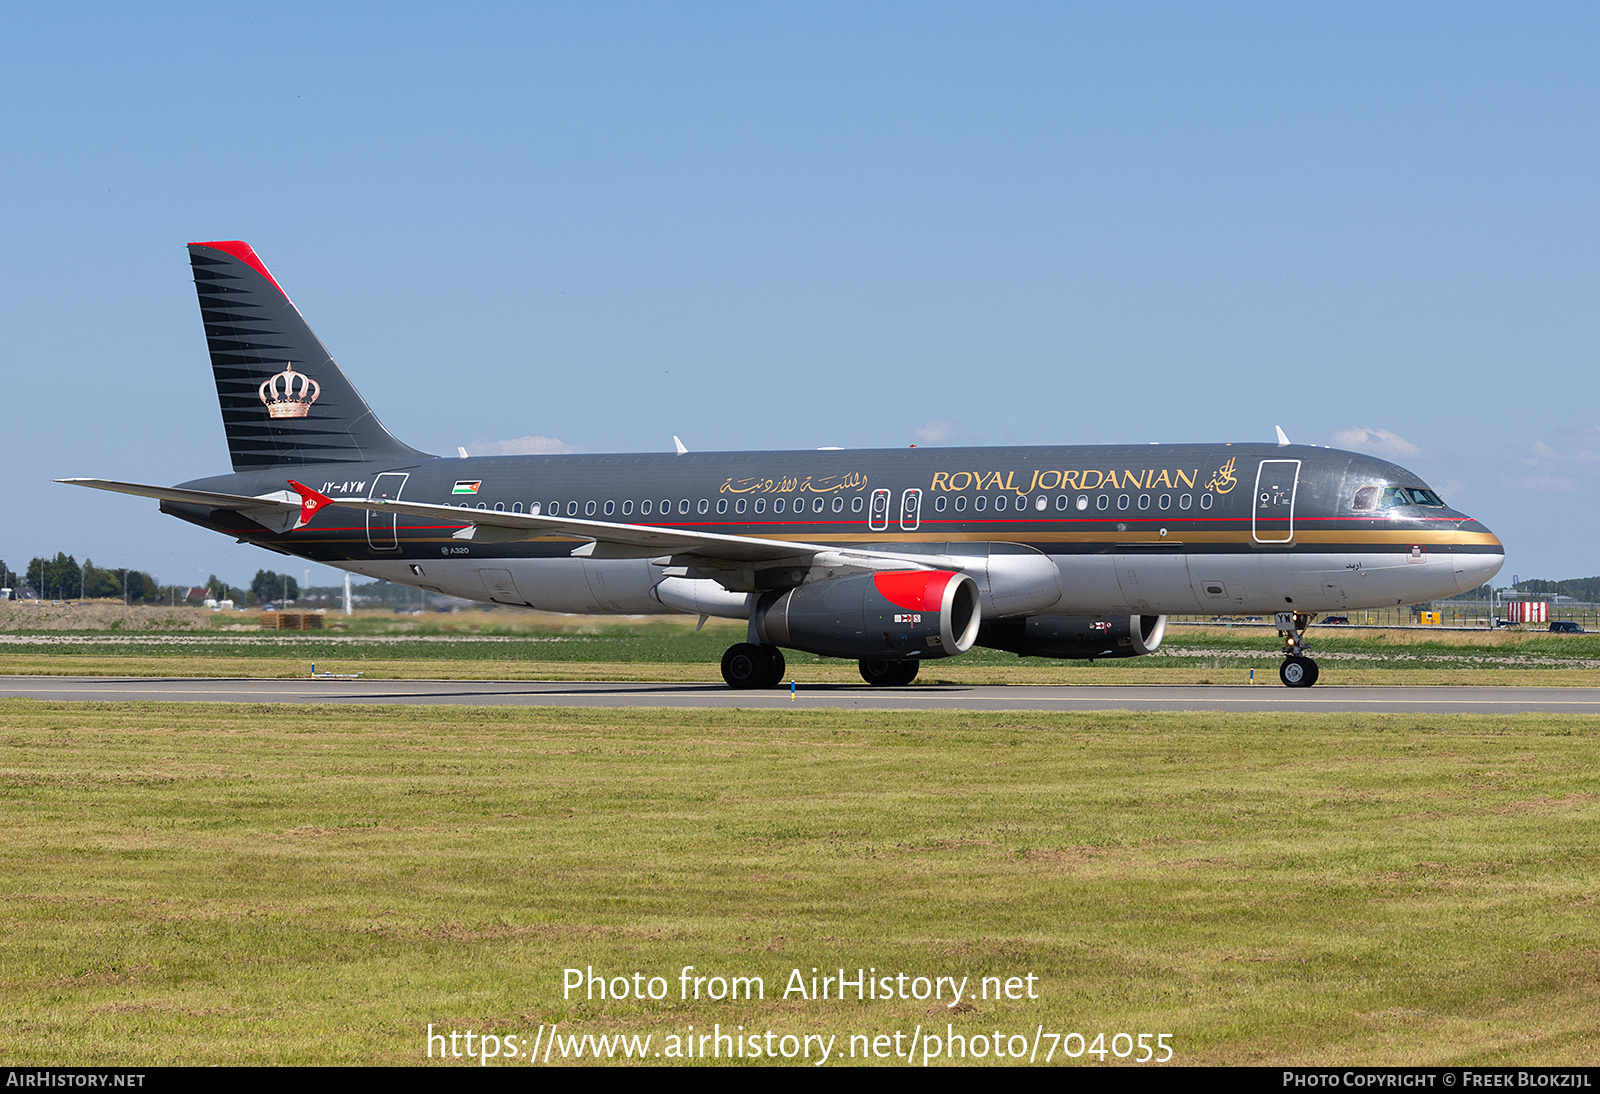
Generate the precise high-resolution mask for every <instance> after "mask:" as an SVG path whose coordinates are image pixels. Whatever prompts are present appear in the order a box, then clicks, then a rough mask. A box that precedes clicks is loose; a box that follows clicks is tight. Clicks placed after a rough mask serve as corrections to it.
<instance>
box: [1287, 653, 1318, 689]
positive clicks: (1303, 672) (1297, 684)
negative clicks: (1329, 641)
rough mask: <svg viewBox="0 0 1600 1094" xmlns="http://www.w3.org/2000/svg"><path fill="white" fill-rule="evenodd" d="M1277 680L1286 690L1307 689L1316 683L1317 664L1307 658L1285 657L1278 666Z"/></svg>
mask: <svg viewBox="0 0 1600 1094" xmlns="http://www.w3.org/2000/svg"><path fill="white" fill-rule="evenodd" d="M1278 679H1280V680H1282V681H1283V686H1284V687H1287V688H1308V687H1310V686H1311V685H1312V684H1315V683H1316V682H1317V663H1316V662H1315V661H1313V660H1311V658H1309V657H1285V658H1284V659H1283V664H1281V665H1279V666H1278Z"/></svg>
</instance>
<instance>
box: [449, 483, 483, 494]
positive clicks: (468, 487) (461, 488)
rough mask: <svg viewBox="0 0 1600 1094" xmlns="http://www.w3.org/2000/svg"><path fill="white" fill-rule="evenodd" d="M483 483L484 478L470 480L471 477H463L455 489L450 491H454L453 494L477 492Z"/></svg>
mask: <svg viewBox="0 0 1600 1094" xmlns="http://www.w3.org/2000/svg"><path fill="white" fill-rule="evenodd" d="M482 485H483V480H482V479H470V480H469V479H462V480H461V481H459V482H457V483H456V486H455V489H454V490H452V491H450V493H452V494H476V493H477V492H478V487H480V486H482Z"/></svg>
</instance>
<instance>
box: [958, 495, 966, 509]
mask: <svg viewBox="0 0 1600 1094" xmlns="http://www.w3.org/2000/svg"><path fill="white" fill-rule="evenodd" d="M966 508H967V497H966V495H965V494H957V495H956V512H958V513H960V512H963V511H964V510H965V509H966Z"/></svg>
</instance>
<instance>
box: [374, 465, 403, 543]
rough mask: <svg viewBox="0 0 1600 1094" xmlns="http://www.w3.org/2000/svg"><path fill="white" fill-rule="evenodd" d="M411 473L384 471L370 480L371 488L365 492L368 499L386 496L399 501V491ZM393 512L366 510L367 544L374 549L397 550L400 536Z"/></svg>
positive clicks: (375, 499) (390, 499)
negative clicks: (396, 528) (396, 529)
mask: <svg viewBox="0 0 1600 1094" xmlns="http://www.w3.org/2000/svg"><path fill="white" fill-rule="evenodd" d="M410 477H411V475H410V473H409V472H406V471H385V472H384V473H383V474H381V475H379V476H378V477H377V478H376V479H373V480H372V489H371V490H370V491H368V493H367V500H368V501H377V500H378V499H379V498H386V499H388V500H389V501H399V500H400V491H402V490H404V489H405V486H406V479H408V478H410ZM396 519H397V518H396V517H395V515H394V514H393V513H374V512H372V510H370V509H369V510H367V546H369V547H371V548H372V549H373V550H374V551H398V550H399V549H400V537H399V535H398V534H397V532H396V531H395V520H396Z"/></svg>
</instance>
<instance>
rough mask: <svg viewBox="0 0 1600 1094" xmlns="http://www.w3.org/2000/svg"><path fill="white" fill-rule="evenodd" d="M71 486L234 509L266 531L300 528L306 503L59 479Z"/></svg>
mask: <svg viewBox="0 0 1600 1094" xmlns="http://www.w3.org/2000/svg"><path fill="white" fill-rule="evenodd" d="M56 481H57V482H63V483H66V484H67V485H68V486H88V487H91V488H93V489H95V490H111V491H114V492H116V493H118V494H132V495H134V496H135V497H140V498H155V499H156V500H157V501H173V502H178V503H179V504H181V505H207V506H210V507H211V508H212V509H231V510H233V511H234V512H237V513H240V514H243V515H244V516H247V517H249V518H250V519H251V520H253V521H255V522H256V523H257V524H260V525H262V526H263V527H265V528H271V529H273V530H274V531H277V532H287V531H289V530H290V529H291V528H295V527H297V526H298V524H297V522H298V521H299V519H300V513H301V509H302V503H301V500H300V498H298V497H297V496H295V495H294V494H293V493H291V492H290V491H288V490H278V491H274V492H273V493H271V494H261V495H259V496H257V497H249V496H247V495H244V494H217V493H213V492H211V491H210V490H184V489H181V488H179V487H176V486H146V485H144V484H143V483H137V482H116V481H115V480H112V479H57V480H56Z"/></svg>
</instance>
